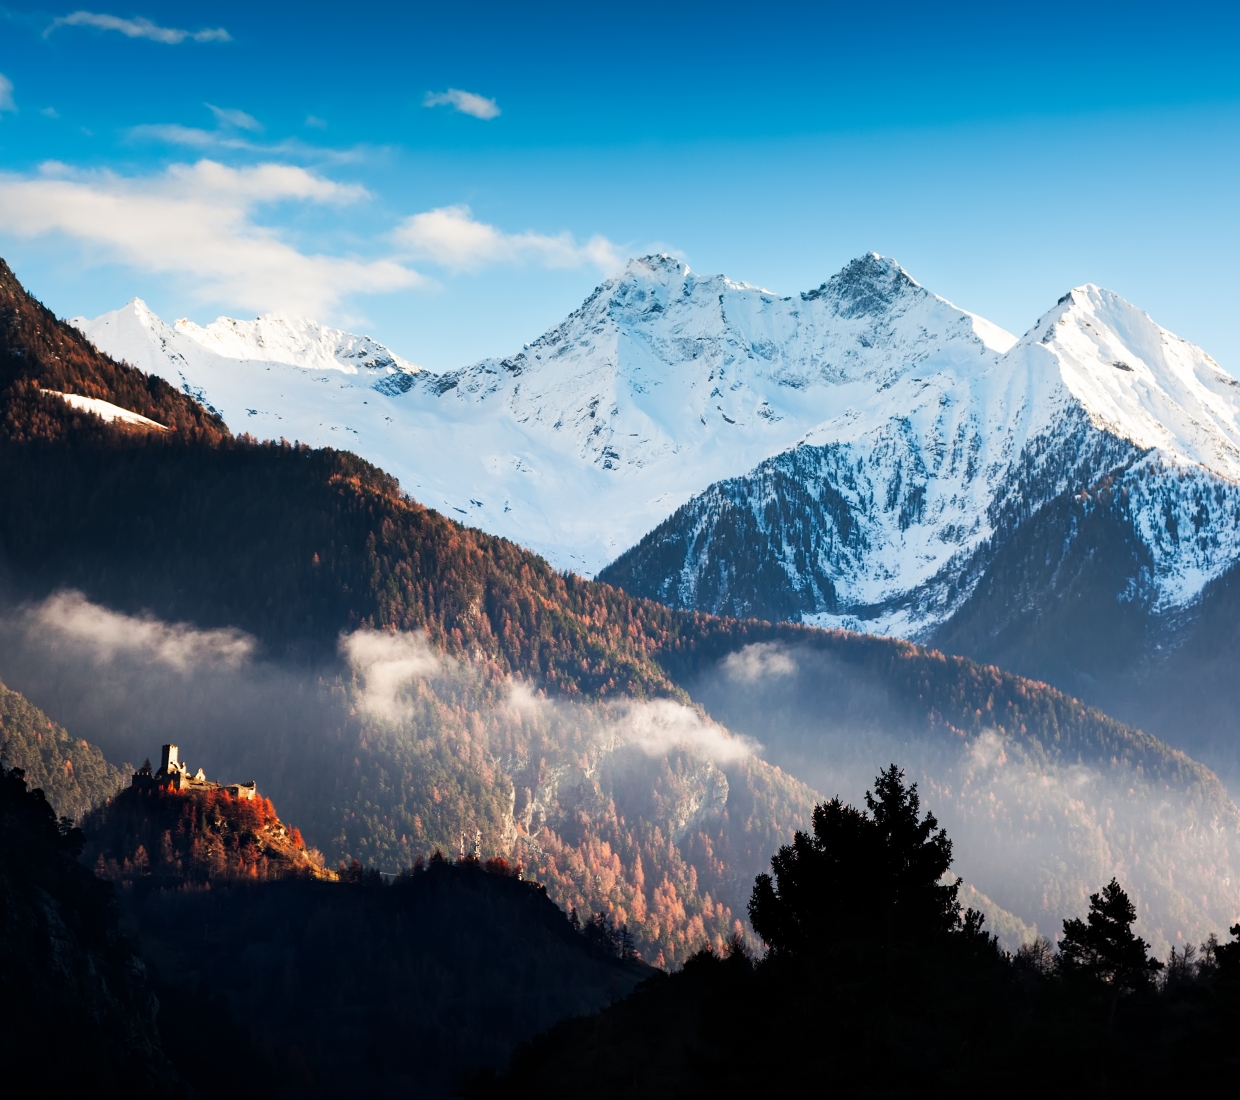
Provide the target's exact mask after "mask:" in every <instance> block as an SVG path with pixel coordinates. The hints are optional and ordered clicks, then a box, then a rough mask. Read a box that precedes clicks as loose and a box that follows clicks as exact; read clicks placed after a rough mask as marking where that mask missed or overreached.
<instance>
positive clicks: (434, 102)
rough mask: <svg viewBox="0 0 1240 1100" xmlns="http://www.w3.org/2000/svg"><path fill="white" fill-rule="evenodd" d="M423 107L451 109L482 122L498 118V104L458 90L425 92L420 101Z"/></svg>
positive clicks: (484, 97)
mask: <svg viewBox="0 0 1240 1100" xmlns="http://www.w3.org/2000/svg"><path fill="white" fill-rule="evenodd" d="M422 106H423V107H451V108H452V109H453V110H456V111H460V113H461V114H463V115H471V116H472V117H473V118H480V119H482V120H483V121H484V122H485V121H488V120H490V119H493V118H498V117H499V113H500V112H499V104H498V103H496V102H495V100H493V99H487V98H486V96H481V95H477V94H475V93H474V92H463V91H461V89H460V88H449V89H448V90H447V91H446V92H427V93H426V98H425V99H423V100H422Z"/></svg>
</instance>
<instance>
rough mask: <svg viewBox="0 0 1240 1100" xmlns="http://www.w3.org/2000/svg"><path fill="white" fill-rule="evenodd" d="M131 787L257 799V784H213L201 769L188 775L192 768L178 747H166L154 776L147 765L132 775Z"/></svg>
mask: <svg viewBox="0 0 1240 1100" xmlns="http://www.w3.org/2000/svg"><path fill="white" fill-rule="evenodd" d="M131 786H134V787H141V788H146V789H148V790H149V789H154V788H156V787H159V788H162V789H163V790H167V791H177V792H178V793H186V792H189V791H218V790H224V791H227V792H228V794H229V795H231V796H232V797H233V798H240V799H245V800H246V801H249V800H251V799H254V798H257V797H258V785H257V783H254V782H250V783H228V784H220V783H214V782H212V781H211V780H210V779H208V778H207V777H206V774H205V773H204V772H203V770H202V769H201V768H199V769H198V771H197V772H195V773H194V774H193V775H190V773H189V765H188V764H186V763H184V762H183V761H182V760H181V759H180V752H179V750H178V748H177V746H176V745H173V744H167V745H164V746H163V749H162V752H161V755H160V762H159V771H157V772H154V773H152V771H151V762H150V761H149V760H147V761H146V763H144V764H143V765H142V767H140V768H139V769H138V770H137V771H136V772H134V774H133V782H132V783H131Z"/></svg>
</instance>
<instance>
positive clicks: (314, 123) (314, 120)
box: [306, 115, 327, 130]
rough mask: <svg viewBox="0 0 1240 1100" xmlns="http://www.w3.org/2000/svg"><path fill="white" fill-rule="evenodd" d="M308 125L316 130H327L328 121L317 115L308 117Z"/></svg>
mask: <svg viewBox="0 0 1240 1100" xmlns="http://www.w3.org/2000/svg"><path fill="white" fill-rule="evenodd" d="M306 125H307V126H311V127H313V128H314V129H315V130H326V129H327V120H326V119H324V118H319V117H318V116H317V115H306Z"/></svg>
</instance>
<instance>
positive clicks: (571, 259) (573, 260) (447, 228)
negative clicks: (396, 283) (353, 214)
mask: <svg viewBox="0 0 1240 1100" xmlns="http://www.w3.org/2000/svg"><path fill="white" fill-rule="evenodd" d="M393 239H394V240H395V241H396V243H397V244H398V245H400V246H401V247H403V248H405V249H407V250H408V251H409V253H410V254H411V255H413V256H416V257H420V258H424V259H429V260H432V261H433V262H435V263H437V264H440V265H441V266H443V267H446V268H450V269H452V270H455V271H476V270H478V269H479V268H483V267H488V266H491V265H494V264H521V263H536V264H541V265H542V266H544V267H551V268H574V267H585V266H589V265H593V266H595V267H597V268H599V270H600V271H603V272H612V271H616V270H618V269H619V268H621V267H622V266H623V264H624V261H623V258H622V257H621V255H620V253H619V251H618V250H617V248H616V246H615V245H614V244H612V242H611V241H609V240H607V238H606V237H601V236H593V237H591V238H590V239H589V240H588V241H586V242H585V243H584V244H579V243H578V242H577V241H576V240H575V239H574V238H573V236H572V234H571V233H567V232H565V233H560V234H558V235H556V236H554V237H552V236H548V235H546V234H543V233H505V232H504V231H503V230H501V229H497V228H496V227H495V226H493V225H488V224H487V223H486V222H480V221H478V220H476V219H475V218H474V216H473V214H472V213H471V212H470V209H469V207H468V206H442V207H439V208H438V209H435V210H428V211H426V212H425V213H422V214H414V215H413V216H412V217H410V218H406V219H405V220H404V221H403V222H401V224H400V225H399V226H398V227H397V229H396V231H395V233H394V234H393Z"/></svg>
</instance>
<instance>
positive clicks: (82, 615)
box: [27, 592, 254, 672]
mask: <svg viewBox="0 0 1240 1100" xmlns="http://www.w3.org/2000/svg"><path fill="white" fill-rule="evenodd" d="M27 619H28V620H30V621H31V623H32V624H37V626H38V627H39V629H40V630H41V631H42V632H43V633H44V634H45V635H49V636H53V637H55V638H56V640H57V641H59V642H62V643H66V644H70V645H74V646H77V647H79V648H81V649H82V650H84V651H89V652H90V653H91V654H92V655H93V657H94V659H95V660H96V661H97V662H99V663H107V662H110V661H114V660H116V659H117V658H118V657H122V656H131V655H135V654H141V655H142V656H143V657H145V658H146V659H147V660H150V661H152V662H156V663H158V664H161V665H165V666H167V667H169V668H174V669H176V670H178V671H180V672H188V671H191V670H192V669H195V668H201V667H202V666H204V665H219V666H223V667H227V668H239V667H240V666H241V665H242V664H244V663H245V662H246V661H248V660H249V659H250V658H251V657H252V656H253V653H254V639H253V638H251V637H250V636H249V635H248V634H243V633H242V632H241V631H239V630H232V629H224V630H197V629H195V628H194V627H191V626H189V625H187V624H185V623H166V622H163V621H161V620H159V619H155V618H152V617H151V616H137V617H135V616H130V615H122V614H119V613H117V612H115V611H109V610H108V609H107V608H105V607H100V606H99V605H98V604H93V603H91V602H90V601H89V600H87V599H86V597H85V596H83V595H82V594H81V593H80V592H58V593H56V594H55V595H53V596H50V597H49V598H48V599H47V600H45V601H44V602H43V603H42V604H40V605H38V606H37V607H35V608H31V609H29V611H28V612H27Z"/></svg>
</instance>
